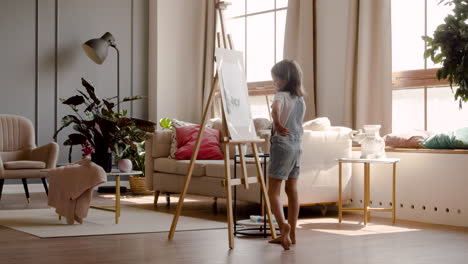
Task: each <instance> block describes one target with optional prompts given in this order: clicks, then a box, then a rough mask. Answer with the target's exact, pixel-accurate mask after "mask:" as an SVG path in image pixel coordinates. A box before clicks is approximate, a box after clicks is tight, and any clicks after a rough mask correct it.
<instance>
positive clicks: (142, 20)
mask: <svg viewBox="0 0 468 264" xmlns="http://www.w3.org/2000/svg"><path fill="white" fill-rule="evenodd" d="M107 31H109V32H111V33H112V34H113V35H114V37H115V38H116V41H117V46H118V48H119V50H120V91H121V98H123V97H124V96H129V95H144V96H146V95H147V94H148V88H147V83H148V81H147V79H148V78H147V76H148V71H147V54H148V44H147V43H148V0H99V1H96V0H80V1H76V0H40V1H39V0H2V1H0V34H1V36H2V38H1V41H0V58H1V59H0V80H1V82H0V113H10V114H18V115H22V116H26V117H27V118H29V119H31V120H32V121H33V123H34V124H35V129H36V134H37V138H38V140H37V143H38V144H39V145H41V144H44V143H47V142H50V141H53V139H52V135H53V133H54V131H55V129H56V128H57V127H59V126H60V120H61V118H62V117H63V116H64V115H66V114H67V113H69V109H68V108H67V107H66V106H64V105H62V104H60V102H58V98H67V97H68V96H71V95H74V94H76V91H75V90H76V89H77V88H80V87H81V81H80V78H81V77H84V78H86V79H87V80H89V81H90V82H92V83H93V84H94V85H95V86H96V89H97V93H98V94H99V95H100V96H102V97H111V96H114V95H116V93H117V92H116V88H117V64H116V63H117V57H116V53H115V51H114V50H113V49H110V50H109V54H108V57H107V59H106V61H105V62H104V63H103V64H102V65H97V64H95V63H94V62H92V61H91V60H90V59H88V58H87V57H86V55H85V54H84V52H83V51H82V49H81V44H82V43H83V42H85V41H87V40H88V39H91V38H97V37H100V36H101V35H102V34H104V33H105V32H107ZM36 62H37V67H36ZM146 106H147V99H145V100H142V101H139V102H136V103H133V105H131V104H128V103H127V104H126V105H123V106H122V107H123V108H125V109H128V110H129V113H130V114H133V116H135V117H142V118H147V116H148V114H147V110H146ZM66 135H67V132H65V133H62V136H61V137H59V139H58V142H59V144H61V143H62V142H63V139H64V138H65V136H66ZM67 151H68V148H65V147H64V146H62V145H61V151H60V161H59V162H60V163H63V162H65V161H66V159H67ZM80 155H81V154H80V151H78V148H77V151H75V153H74V155H73V157H74V159H78V158H79V157H80Z"/></svg>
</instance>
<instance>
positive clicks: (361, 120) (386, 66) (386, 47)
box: [345, 0, 392, 134]
mask: <svg viewBox="0 0 468 264" xmlns="http://www.w3.org/2000/svg"><path fill="white" fill-rule="evenodd" d="M390 6H391V4H390V0H378V1H376V0H353V1H351V2H350V8H349V16H348V19H349V20H348V25H349V27H348V32H349V38H348V43H347V44H348V52H347V56H346V82H345V125H346V126H349V127H353V128H362V126H363V125H366V124H381V125H382V129H381V134H386V133H389V132H391V128H392V120H391V118H392V46H391V44H392V40H391V13H390Z"/></svg>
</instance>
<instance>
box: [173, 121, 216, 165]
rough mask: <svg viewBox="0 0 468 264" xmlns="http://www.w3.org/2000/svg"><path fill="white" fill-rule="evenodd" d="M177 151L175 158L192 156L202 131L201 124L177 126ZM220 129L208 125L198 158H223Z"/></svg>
mask: <svg viewBox="0 0 468 264" xmlns="http://www.w3.org/2000/svg"><path fill="white" fill-rule="evenodd" d="M176 131H177V152H176V155H175V158H176V159H178V160H188V159H190V158H191V157H192V154H193V151H194V149H195V144H196V142H197V138H198V135H199V131H200V126H186V127H177V128H176ZM219 137H220V132H219V130H216V129H212V128H209V127H206V128H205V129H204V131H203V136H202V139H201V143H200V148H199V151H198V155H197V159H200V160H221V159H223V158H224V157H223V153H222V152H221V148H220V142H219Z"/></svg>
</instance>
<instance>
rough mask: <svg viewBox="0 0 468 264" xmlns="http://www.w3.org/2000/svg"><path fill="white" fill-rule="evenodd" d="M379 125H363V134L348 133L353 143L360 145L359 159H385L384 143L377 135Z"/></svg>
mask: <svg viewBox="0 0 468 264" xmlns="http://www.w3.org/2000/svg"><path fill="white" fill-rule="evenodd" d="M379 130H380V125H365V126H364V132H363V131H362V130H361V129H360V130H359V131H352V132H350V137H351V139H352V140H353V141H356V142H358V143H359V144H361V159H381V158H385V157H386V155H385V141H384V139H383V138H382V137H380V134H379Z"/></svg>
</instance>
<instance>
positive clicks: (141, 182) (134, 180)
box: [129, 176, 151, 194]
mask: <svg viewBox="0 0 468 264" xmlns="http://www.w3.org/2000/svg"><path fill="white" fill-rule="evenodd" d="M129 181H130V190H131V191H132V193H134V194H151V191H150V190H148V189H146V184H145V177H138V176H130V177H129Z"/></svg>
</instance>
